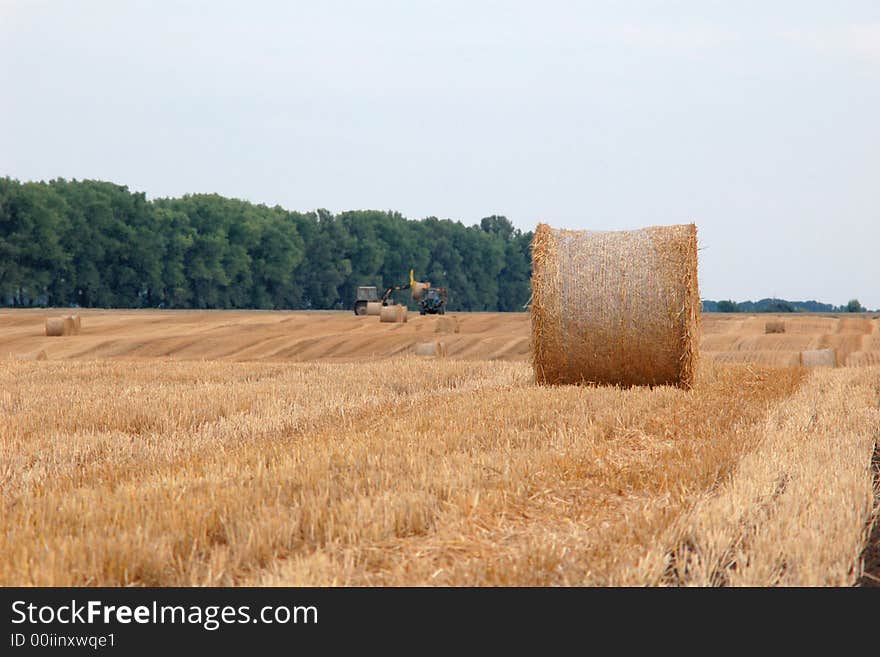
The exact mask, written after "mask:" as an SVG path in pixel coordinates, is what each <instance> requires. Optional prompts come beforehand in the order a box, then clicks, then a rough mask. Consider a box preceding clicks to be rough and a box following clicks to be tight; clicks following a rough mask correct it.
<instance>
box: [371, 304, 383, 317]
mask: <svg viewBox="0 0 880 657" xmlns="http://www.w3.org/2000/svg"><path fill="white" fill-rule="evenodd" d="M367 314H368V315H377V316H378V315H381V314H382V302H381V301H367Z"/></svg>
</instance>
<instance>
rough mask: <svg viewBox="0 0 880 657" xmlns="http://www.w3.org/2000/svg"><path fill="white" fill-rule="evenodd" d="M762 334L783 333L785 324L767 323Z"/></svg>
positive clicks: (781, 322)
mask: <svg viewBox="0 0 880 657" xmlns="http://www.w3.org/2000/svg"><path fill="white" fill-rule="evenodd" d="M764 333H785V322H783V321H769V322H766V323H765V324H764Z"/></svg>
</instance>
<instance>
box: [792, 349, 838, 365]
mask: <svg viewBox="0 0 880 657" xmlns="http://www.w3.org/2000/svg"><path fill="white" fill-rule="evenodd" d="M801 365H803V366H804V367H835V366H836V365H837V354H836V353H835V351H834V349H811V350H809V351H802V352H801Z"/></svg>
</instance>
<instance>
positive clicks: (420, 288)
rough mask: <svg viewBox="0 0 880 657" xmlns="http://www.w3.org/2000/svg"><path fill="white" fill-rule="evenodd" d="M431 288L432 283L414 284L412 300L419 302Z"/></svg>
mask: <svg viewBox="0 0 880 657" xmlns="http://www.w3.org/2000/svg"><path fill="white" fill-rule="evenodd" d="M429 287H431V284H430V283H413V286H412V298H413V299H415V300H416V301H418V300H419V299H421V298H422V297H423V296H424V295H425V290H427V289H428V288H429Z"/></svg>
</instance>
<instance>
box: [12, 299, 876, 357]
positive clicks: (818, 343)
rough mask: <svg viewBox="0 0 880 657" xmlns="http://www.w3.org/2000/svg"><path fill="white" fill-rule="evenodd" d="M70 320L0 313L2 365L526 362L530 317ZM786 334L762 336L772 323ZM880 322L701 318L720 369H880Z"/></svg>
mask: <svg viewBox="0 0 880 657" xmlns="http://www.w3.org/2000/svg"><path fill="white" fill-rule="evenodd" d="M69 312H71V311H70V310H66V311H65V310H58V311H52V310H26V311H21V310H7V311H0V357H4V356H15V355H18V354H28V353H34V352H35V351H38V350H45V351H46V353H47V356H48V358H49V359H51V360H67V359H77V360H92V359H118V358H124V359H129V358H137V359H153V358H161V359H175V360H228V361H295V362H313V361H326V362H350V361H362V360H376V359H383V358H388V357H392V356H397V355H402V354H406V353H409V352H410V351H412V348H413V345H414V344H416V343H418V342H428V341H434V340H440V341H443V342H445V343H446V345H447V347H448V355H449V357H450V358H453V359H460V360H505V361H527V360H528V356H529V316H528V314H526V313H451V314H450V315H447V316H446V317H447V318H454V319H455V320H456V321H457V323H458V330H459V332H458V333H450V332H442V331H440V328H441V326H440V318H438V317H436V316H424V317H421V316H419V315H418V313H412V312H411V313H409V321H408V322H407V323H405V324H382V323H380V322H379V321H378V320H377V319H376V318H375V317H355V316H354V314H353V313H350V312H343V311H315V312H281V311H279V312H275V311H154V310H143V311H125V310H115V311H106V310H85V311H80V314H81V315H82V317H83V329H82V333H81V334H80V335H76V336H66V337H63V338H47V337H46V336H45V335H44V331H43V327H44V322H45V319H46V317H50V316H58V315H61V314H62V313H69ZM776 318H778V319H782V320H784V321H785V323H786V332H785V333H781V334H770V335H766V334H765V333H764V325H765V322H766V321H767V320H770V319H776ZM878 323H880V320H877V319H874V318H873V316H867V317H861V316H859V317H852V318H851V317H842V316H838V317H831V316H821V315H796V316H783V315H779V316H763V315H746V316H738V315H720V314H704V315H703V339H702V345H701V348H702V352H703V354H704V355H705V356H706V357H707V358H710V359H716V360H719V361H721V362H738V363H756V364H762V365H778V366H790V365H794V364H797V363H796V361H797V360H798V357H799V354H800V352H802V351H805V350H811V349H826V348H833V349H835V351H836V354H837V360H838V364H839V365H840V366H846V365H854V366H861V365H865V366H868V365H876V364H880V333H878Z"/></svg>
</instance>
